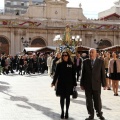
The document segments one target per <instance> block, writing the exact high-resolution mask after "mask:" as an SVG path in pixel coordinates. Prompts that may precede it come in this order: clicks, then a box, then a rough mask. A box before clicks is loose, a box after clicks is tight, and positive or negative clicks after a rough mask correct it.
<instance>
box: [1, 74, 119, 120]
mask: <svg viewBox="0 0 120 120" xmlns="http://www.w3.org/2000/svg"><path fill="white" fill-rule="evenodd" d="M51 81H52V79H51V78H50V77H49V76H47V74H44V75H40V74H35V75H31V76H30V75H24V76H20V75H17V74H15V75H12V74H10V75H0V104H1V105H0V120H60V112H61V111H60V105H59V97H56V96H55V91H54V88H51V87H50V85H51ZM77 89H78V93H79V95H78V98H77V99H72V98H71V105H70V110H69V114H70V118H69V120H84V119H85V118H86V117H88V114H87V110H86V106H85V104H86V103H85V95H84V91H81V90H80V88H79V83H78V86H77ZM119 95H120V89H119ZM102 103H103V112H104V116H105V118H106V120H120V96H113V92H112V91H111V90H110V91H108V90H102ZM95 120H99V119H98V118H97V117H96V116H95Z"/></svg>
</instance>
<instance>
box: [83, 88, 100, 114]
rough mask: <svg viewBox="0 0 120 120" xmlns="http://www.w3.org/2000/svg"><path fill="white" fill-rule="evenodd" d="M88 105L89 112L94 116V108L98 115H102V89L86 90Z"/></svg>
mask: <svg viewBox="0 0 120 120" xmlns="http://www.w3.org/2000/svg"><path fill="white" fill-rule="evenodd" d="M85 95H86V107H87V111H88V114H90V115H92V116H94V108H95V110H96V113H97V116H101V115H102V112H101V109H102V103H101V90H97V91H95V90H85Z"/></svg>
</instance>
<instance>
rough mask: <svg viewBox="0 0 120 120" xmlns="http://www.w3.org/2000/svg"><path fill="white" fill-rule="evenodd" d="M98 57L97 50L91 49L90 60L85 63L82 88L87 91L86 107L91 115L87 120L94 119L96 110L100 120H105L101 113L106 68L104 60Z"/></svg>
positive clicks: (81, 82)
mask: <svg viewBox="0 0 120 120" xmlns="http://www.w3.org/2000/svg"><path fill="white" fill-rule="evenodd" d="M96 56H97V52H96V49H94V48H91V49H90V51H89V57H90V58H88V59H85V60H84V61H83V69H82V77H81V81H80V87H81V89H82V90H85V96H86V107H87V111H88V114H89V115H90V116H89V117H88V118H86V119H85V120H93V119H94V108H95V110H96V113H97V116H98V117H99V118H100V120H105V118H104V117H103V115H102V114H103V113H102V111H101V109H102V103H101V84H102V87H103V88H104V89H106V80H105V68H104V62H103V60H101V59H99V58H97V57H96ZM93 101H94V102H93ZM93 103H94V107H93Z"/></svg>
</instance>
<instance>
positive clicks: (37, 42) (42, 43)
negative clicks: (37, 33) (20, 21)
mask: <svg viewBox="0 0 120 120" xmlns="http://www.w3.org/2000/svg"><path fill="white" fill-rule="evenodd" d="M44 46H46V43H45V41H44V40H43V39H42V38H36V39H34V40H33V41H32V42H31V47H44Z"/></svg>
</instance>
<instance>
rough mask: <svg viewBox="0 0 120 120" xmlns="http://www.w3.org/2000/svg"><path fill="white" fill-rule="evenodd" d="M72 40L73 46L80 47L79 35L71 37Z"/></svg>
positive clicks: (80, 39)
mask: <svg viewBox="0 0 120 120" xmlns="http://www.w3.org/2000/svg"><path fill="white" fill-rule="evenodd" d="M72 40H73V42H74V46H81V45H82V38H81V37H80V36H79V35H76V36H74V35H73V36H72Z"/></svg>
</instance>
